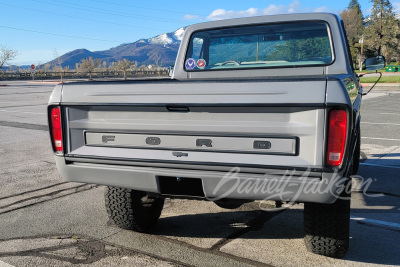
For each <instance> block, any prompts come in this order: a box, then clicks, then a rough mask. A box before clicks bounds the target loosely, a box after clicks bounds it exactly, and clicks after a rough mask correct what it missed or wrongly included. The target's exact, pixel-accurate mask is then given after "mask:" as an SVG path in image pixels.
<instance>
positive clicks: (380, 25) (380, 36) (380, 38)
mask: <svg viewBox="0 0 400 267" xmlns="http://www.w3.org/2000/svg"><path fill="white" fill-rule="evenodd" d="M382 13H383V0H381V12H380V14H379V39H378V40H379V43H378V45H379V46H378V56H380V55H381V50H382V37H383V34H382V29H383V27H382Z"/></svg>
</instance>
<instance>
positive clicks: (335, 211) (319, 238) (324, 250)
mask: <svg viewBox="0 0 400 267" xmlns="http://www.w3.org/2000/svg"><path fill="white" fill-rule="evenodd" d="M349 226H350V200H349V199H337V200H336V202H335V203H333V204H320V203H305V204H304V233H305V236H304V241H305V245H306V248H307V250H308V251H310V252H313V253H315V254H319V255H323V256H328V257H333V258H342V257H344V255H345V254H346V252H347V250H348V248H349Z"/></svg>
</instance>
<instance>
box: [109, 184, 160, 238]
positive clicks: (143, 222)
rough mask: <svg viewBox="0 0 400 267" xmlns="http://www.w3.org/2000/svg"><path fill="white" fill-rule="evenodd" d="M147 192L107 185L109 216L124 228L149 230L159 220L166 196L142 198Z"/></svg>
mask: <svg viewBox="0 0 400 267" xmlns="http://www.w3.org/2000/svg"><path fill="white" fill-rule="evenodd" d="M146 194H147V193H146V192H142V191H137V190H132V189H125V188H117V187H107V188H106V191H105V194H104V195H105V206H106V210H107V213H108V216H109V218H110V219H111V220H112V221H113V222H114V223H115V225H117V226H118V227H120V228H122V229H127V230H133V231H137V232H147V231H148V230H149V229H151V228H152V227H153V226H154V225H155V224H156V223H157V221H158V218H159V217H160V215H161V211H162V208H163V206H164V198H155V197H154V198H149V199H148V201H147V202H146V203H142V201H141V199H142V197H143V196H145V195H146Z"/></svg>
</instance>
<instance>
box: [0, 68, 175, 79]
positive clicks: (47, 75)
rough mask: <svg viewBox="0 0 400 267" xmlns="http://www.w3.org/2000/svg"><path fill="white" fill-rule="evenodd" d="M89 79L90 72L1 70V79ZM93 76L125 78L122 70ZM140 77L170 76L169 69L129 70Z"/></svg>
mask: <svg viewBox="0 0 400 267" xmlns="http://www.w3.org/2000/svg"><path fill="white" fill-rule="evenodd" d="M61 76H62V77H63V78H65V79H89V73H82V72H75V71H63V72H53V71H50V72H45V71H43V72H42V71H36V72H0V81H1V80H3V81H5V80H32V79H35V80H49V79H61ZM91 76H92V78H124V73H123V72H122V71H101V72H99V71H96V72H92V73H91ZM138 77H168V70H154V71H148V70H136V71H127V72H126V78H138Z"/></svg>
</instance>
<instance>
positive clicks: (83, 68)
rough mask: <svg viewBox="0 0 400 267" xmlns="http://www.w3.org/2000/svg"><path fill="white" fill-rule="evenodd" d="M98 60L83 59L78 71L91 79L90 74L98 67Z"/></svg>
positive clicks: (99, 62) (91, 58)
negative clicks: (86, 74)
mask: <svg viewBox="0 0 400 267" xmlns="http://www.w3.org/2000/svg"><path fill="white" fill-rule="evenodd" d="M100 64H101V61H100V59H93V57H89V58H85V59H82V60H81V63H80V64H79V67H78V71H80V72H83V73H88V74H89V80H91V79H92V72H93V71H94V70H95V69H96V68H97V67H98V66H100Z"/></svg>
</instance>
